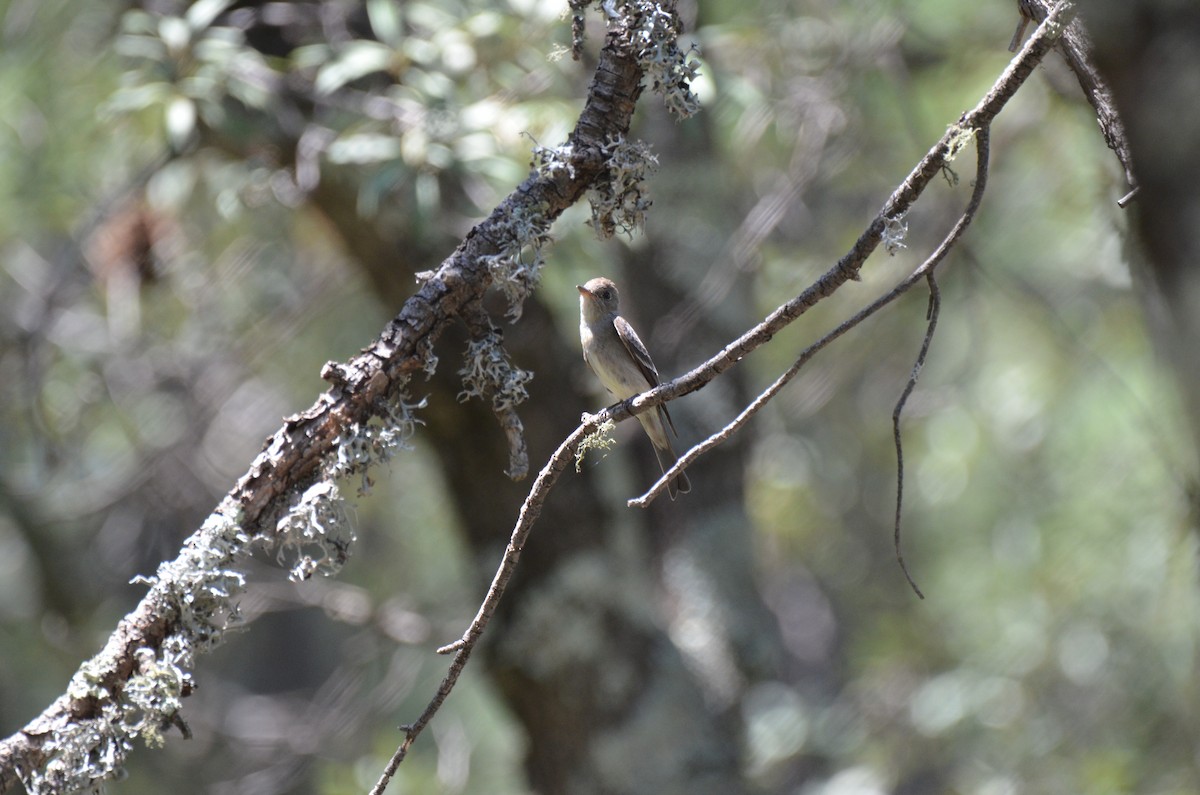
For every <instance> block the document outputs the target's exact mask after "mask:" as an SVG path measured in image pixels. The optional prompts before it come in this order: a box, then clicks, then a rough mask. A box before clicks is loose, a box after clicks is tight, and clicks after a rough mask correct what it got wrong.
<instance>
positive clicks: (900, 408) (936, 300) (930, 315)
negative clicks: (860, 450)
mask: <svg viewBox="0 0 1200 795" xmlns="http://www.w3.org/2000/svg"><path fill="white" fill-rule="evenodd" d="M925 280H926V281H927V282H928V283H929V311H928V312H927V313H926V316H925V319H926V321H928V324H929V325H927V326H926V327H925V339H924V340H923V341H922V342H921V352H920V353H918V354H917V361H916V362H915V363H914V364H913V369H912V374H911V375H909V377H908V383H907V384H905V385H904V391H903V392H901V393H900V399H899V400H897V401H896V407H895V408H894V409H892V438H893V439H894V440H895V442H896V524H895V528H894V531H893V543H894V544H895V546H896V562H897V563H899V564H900V571H902V572H904V579H906V580H908V584H909V585H910V586H912V589H913V592H914V593H915V594H916V595H917V596H919V597H920V598H922V599H924V598H925V594H923V593H921V589H920V588H919V587H917V583H916V581H915V580H914V579H913V578H912V575H911V574H909V572H908V565H907V564H906V563H905V562H904V553H903V552H901V550H900V517H901V515H902V508H903V505H904V444H903V442H902V441H901V439H900V415H901V414H902V413H903V412H904V404H905V403H907V402H908V396H909V395H911V394H912V391H913V389H914V388H916V386H917V378H918V377H920V375H921V368H922V367H924V366H925V356H926V355H927V354H928V353H929V345H930V343H932V342H933V331H934V329H936V328H937V321H938V312H939V310H940V309H941V307H942V298H941V292H940V291H939V290H938V286H937V279H935V278H934V274H933V271H930V272H929V273H928V274H926V276H925Z"/></svg>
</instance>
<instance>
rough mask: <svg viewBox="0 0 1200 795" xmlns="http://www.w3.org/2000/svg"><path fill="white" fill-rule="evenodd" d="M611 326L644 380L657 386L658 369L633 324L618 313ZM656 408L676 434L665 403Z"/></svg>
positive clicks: (677, 432)
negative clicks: (614, 328)
mask: <svg viewBox="0 0 1200 795" xmlns="http://www.w3.org/2000/svg"><path fill="white" fill-rule="evenodd" d="M613 326H614V327H616V329H617V336H618V337H620V338H621V342H623V343H625V350H627V351H629V355H630V356H631V357H633V360H634V361H635V362H637V366H638V369H639V370H641V371H642V375H644V376H646V380H647V381H649V382H650V386H651V387H656V386H658V369H657V368H656V367H655V366H654V362H653V360H651V358H650V351H648V350H646V346H645V345H643V344H642V340H641V339H640V338H639V337H638V335H637V332H636V331H634V330H633V326H631V325H629V321H628V320H626V319H625V318H623V317H621V316H620V315H617V316H616V318H614V319H613ZM658 408H659V410H660V411H661V412H662V415H663V417H665V418H666V420H667V425H670V426H671V433H673V434H675V435H676V436H678V435H679V431H677V430H675V421H674V420H672V419H671V414H670V412H668V411H667V405H666V404H665V403H663V404H660V405H659V407H658Z"/></svg>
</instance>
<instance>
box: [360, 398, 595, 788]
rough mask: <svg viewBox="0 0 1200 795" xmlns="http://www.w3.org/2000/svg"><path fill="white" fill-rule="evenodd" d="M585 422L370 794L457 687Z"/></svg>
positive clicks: (555, 462) (525, 509) (552, 463)
mask: <svg viewBox="0 0 1200 795" xmlns="http://www.w3.org/2000/svg"><path fill="white" fill-rule="evenodd" d="M588 419H589V421H588V422H584V423H583V424H581V425H580V426H579V427H577V428H576V429H575V430H574V431H573V432H572V433H571V435H569V436H568V437H567V438H566V439H565V440H563V442H562V444H560V445H559V446H558V449H557V450H555V451H554V455H552V456H550V460H549V461H547V462H546V465H545V466H543V467H542V470H541V471H540V472H539V473H538V476H537V478H536V479H535V480H534V482H533V485H532V486H531V487H530V489H529V494H528V496H526V497H525V502H524V503H523V504H522V505H521V511H520V513H519V514H518V515H517V523H516V525H515V526H514V527H513V531H512V535H511V536H510V537H509V539H508V546H507V547H505V549H504V556H503V557H502V558H501V559H500V566H499V567H498V568H497V569H496V574H495V576H493V577H492V584H491V586H490V587H489V588H488V592H487V595H486V596H485V597H484V598H483V602H482V603H480V605H479V610H478V612H476V614H475V618H473V619H472V620H471V623H470V625H469V626H468V627H467V630H466V632H464V633H463V636H462V637H461V638H459V639H458V640H456V641H455V642H454V643H451V644H449V645H447V646H443V647H442V648H440V649H438V653H439V654H453V655H454V659H453V660H451V662H450V668H449V670H447V671H446V675H445V676H444V677H443V678H442V681H441V684H439V685H438V689H437V692H436V693H435V694H434V696H433V698H432V699H431V700H430V702H429V703H428V704H427V705H426V706H425V709H424V711H422V712H421V715H420V716H419V717H418V718H417V719H416V720H415V721H414V722H413V723H411V724H408V725H407V726H403V727H401V728H402V729H403V731H404V742H402V743H401V744H400V747H398V748H397V749H396V751H395V753H393V754H392V758H391V759H390V760H388V763H387V766H386V767H385V768H384V771H383V774H382V775H381V776H380V778H379V781H378V782H376V784H375V786H374V787H372V788H371V795H382V793H383V791H384V790H385V789H387V785H388V782H390V781H391V780H392V777H393V776H394V775H395V774H396V770H397V769H398V768H399V767H400V763H401V762H403V761H404V757H405V756H407V755H408V749H409V748H410V747H412V744H413V741H414V740H416V739H417V735H419V734H420V733H421V731H422V730H423V729H424V728H425V727H426V726H427V725H428V724H429V721H430V720H431V719H432V718H433V716H434V714H436V713H437V711H438V710H439V709H440V708H441V706H442V703H443V702H445V700H446V697H447V696H449V695H450V691H451V690H453V689H454V685H455V684H457V682H458V678H459V676H461V675H462V672H463V668H464V667H466V664H467V659H468V658H469V657H470V656H471V652H472V651H473V650H474V649H475V644H476V643H477V642H478V641H479V638H480V637H482V636H483V630H484V628H486V627H487V625H488V622H489V621H491V618H492V615H493V614H494V613H495V612H496V607H497V606H498V605H499V604H500V598H501V597H502V596H503V595H504V590H505V588H507V587H508V581H509V580H510V579H512V575H513V572H514V571H516V568H517V561H518V560H520V558H521V551H522V550H523V549H524V548H525V541H526V539H528V538H529V533H530V531H531V530H532V529H533V525H534V522H536V521H537V519H538V517H539V516H540V515H541V513H542V505H543V504H544V503H545V501H546V497H547V496H548V495H549V493H550V489H551V488H553V486H554V484H555V482H556V481H557V480H558V477H559V475H561V474H562V473H563V470H564V469H566V468H567V464H568V463H570V462H571V460H572V459H574V457H575V448H576V447H578V446H579V442H580V441H581V440H582V439H583V437H584V436H586V435H587V434H588V433H590V432H591V431H593V430H594V429H595V427H596V425H597V424H598V422H599V421H598V420H596V421H593V418H591V417H589V418H588Z"/></svg>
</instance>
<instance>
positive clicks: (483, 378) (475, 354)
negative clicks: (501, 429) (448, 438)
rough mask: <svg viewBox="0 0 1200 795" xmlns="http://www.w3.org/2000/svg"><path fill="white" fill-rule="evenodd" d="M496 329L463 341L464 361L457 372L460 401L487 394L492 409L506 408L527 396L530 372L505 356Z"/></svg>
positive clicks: (531, 376) (517, 403) (501, 409)
mask: <svg viewBox="0 0 1200 795" xmlns="http://www.w3.org/2000/svg"><path fill="white" fill-rule="evenodd" d="M501 343H502V338H501V336H500V333H499V332H497V331H492V332H489V333H487V334H485V335H483V336H482V337H480V338H479V339H474V340H471V341H470V342H469V343H467V353H466V356H465V357H464V358H465V360H466V361H465V363H464V364H463V367H462V369H461V370H459V371H458V373H459V375H461V376H462V379H463V390H462V391H461V392H459V393H458V399H459V400H460V401H466V400H470V399H471V398H481V399H482V398H487V397H489V396H490V397H491V400H492V408H493V410H495V411H508V410H511V409H514V408H516V407H517V406H518V405H520V404H521V403H524V402H525V400H526V399H528V397H529V393H528V392H527V391H526V389H525V385H526V384H527V383H529V381H530V380H531V379H532V378H533V373H531V372H529V371H528V370H522V369H521V368H520V367H517V366H516V365H514V364H513V363H512V360H511V359H509V356H508V351H506V350H505V349H504V346H503V344H501Z"/></svg>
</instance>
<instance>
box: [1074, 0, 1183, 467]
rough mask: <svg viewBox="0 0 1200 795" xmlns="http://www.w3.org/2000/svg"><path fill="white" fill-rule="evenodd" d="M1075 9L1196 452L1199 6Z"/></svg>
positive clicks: (1140, 270) (1155, 2)
mask: <svg viewBox="0 0 1200 795" xmlns="http://www.w3.org/2000/svg"><path fill="white" fill-rule="evenodd" d="M1081 7H1082V10H1083V14H1084V20H1085V22H1086V23H1087V25H1088V29H1089V31H1090V33H1091V34H1092V38H1093V40H1094V43H1095V47H1096V57H1097V60H1098V62H1099V65H1100V67H1101V69H1102V70H1103V72H1104V73H1105V75H1106V76H1107V78H1108V81H1109V83H1110V84H1111V86H1112V89H1113V93H1114V95H1115V97H1116V102H1117V106H1118V108H1119V110H1120V112H1121V116H1122V117H1123V119H1124V122H1125V127H1126V129H1127V132H1128V134H1129V141H1130V145H1131V147H1132V149H1133V159H1134V169H1135V171H1136V174H1137V180H1138V184H1139V186H1140V189H1139V192H1138V194H1137V198H1136V199H1135V200H1134V202H1133V204H1132V205H1131V207H1130V208H1129V211H1130V213H1131V214H1132V219H1131V226H1132V227H1133V231H1134V234H1135V236H1136V238H1137V242H1138V245H1137V246H1136V247H1131V249H1136V250H1131V261H1132V262H1133V267H1134V274H1135V277H1139V276H1140V277H1142V281H1143V283H1144V285H1145V287H1146V289H1145V290H1144V291H1143V297H1144V298H1145V305H1146V309H1147V316H1148V319H1149V325H1150V328H1151V331H1152V333H1153V335H1154V337H1155V339H1156V340H1157V342H1158V345H1159V349H1160V351H1161V352H1162V353H1163V355H1164V357H1165V358H1166V359H1167V360H1168V361H1169V362H1170V363H1171V365H1172V366H1173V369H1174V372H1175V376H1176V379H1177V380H1178V382H1179V384H1180V387H1181V392H1182V395H1183V398H1184V401H1185V405H1186V407H1187V411H1188V414H1189V415H1190V417H1191V421H1192V430H1193V436H1194V449H1195V450H1196V451H1197V454H1198V455H1200V88H1198V87H1200V83H1198V82H1197V76H1198V75H1200V6H1198V5H1197V4H1196V3H1188V2H1182V3H1181V2H1178V0H1140V1H1138V2H1131V1H1130V0H1094V2H1092V3H1087V4H1082V6H1081ZM1139 266H1140V267H1139ZM1190 474H1191V476H1192V477H1193V478H1194V477H1195V471H1193V472H1192V473H1190Z"/></svg>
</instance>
